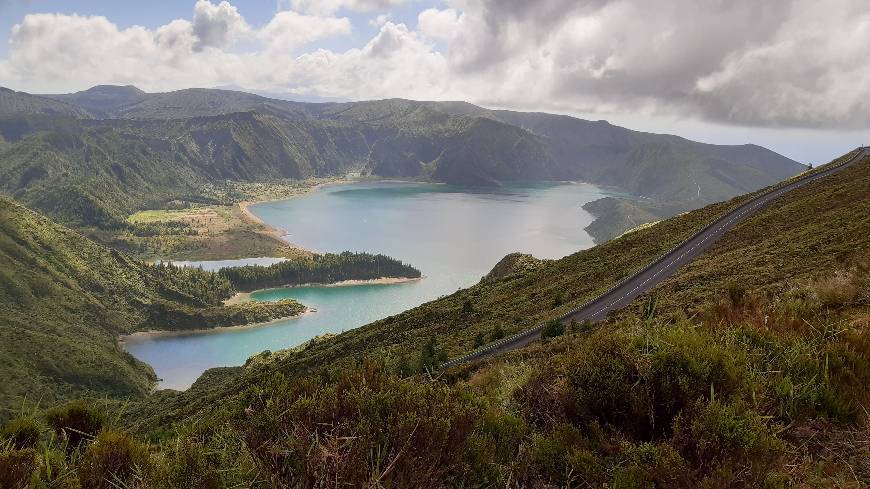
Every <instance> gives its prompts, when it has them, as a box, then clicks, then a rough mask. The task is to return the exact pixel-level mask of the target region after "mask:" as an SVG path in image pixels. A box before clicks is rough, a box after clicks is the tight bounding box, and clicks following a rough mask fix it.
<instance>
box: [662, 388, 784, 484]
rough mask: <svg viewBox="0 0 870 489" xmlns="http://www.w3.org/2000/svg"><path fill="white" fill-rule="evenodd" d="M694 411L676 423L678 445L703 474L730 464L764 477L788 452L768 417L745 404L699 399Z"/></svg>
mask: <svg viewBox="0 0 870 489" xmlns="http://www.w3.org/2000/svg"><path fill="white" fill-rule="evenodd" d="M693 411H694V413H691V412H686V413H683V414H681V415H680V417H679V418H678V419H677V421H676V422H675V424H674V445H676V446H677V447H678V448H679V450H680V452H681V453H682V454H683V455H684V456H685V457H686V458H687V459H689V460H691V461H692V462H693V463H694V464H695V466H696V467H698V468H699V469H700V473H701V474H710V473H712V472H713V470H714V469H717V468H721V467H725V468H729V467H730V468H739V469H746V470H745V471H743V470H739V471H737V472H740V473H747V474H748V477H750V478H751V479H752V480H760V479H761V478H763V476H764V475H765V474H766V473H767V472H768V470H769V469H770V468H772V466H773V465H774V464H775V462H776V461H777V460H778V458H779V457H780V456H781V455H782V453H783V451H784V444H783V443H782V442H781V441H780V440H779V439H777V438H776V437H775V436H774V435H773V434H772V433H771V431H770V429H769V427H768V426H767V424H766V423H765V421H764V419H763V418H762V417H761V416H760V415H759V414H758V413H756V412H754V411H751V410H749V409H747V408H745V407H744V406H742V405H741V404H724V403H721V402H719V401H713V402H710V403H706V402H703V401H699V402H698V403H697V405H696V406H695V407H694V409H693ZM744 482H745V481H744Z"/></svg>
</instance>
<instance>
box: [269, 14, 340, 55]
mask: <svg viewBox="0 0 870 489" xmlns="http://www.w3.org/2000/svg"><path fill="white" fill-rule="evenodd" d="M350 33H351V24H350V20H348V19H347V18H335V17H320V16H311V15H302V14H298V13H296V12H293V11H292V10H286V11H283V12H278V13H277V14H275V17H273V18H272V20H271V21H269V23H268V24H266V26H265V27H263V28H262V29H261V30H260V31H259V32H258V33H257V37H259V38H260V39H261V40H263V41H264V42H266V43H267V44H268V45H269V46H271V47H273V48H277V49H286V50H293V49H296V48H298V47H299V46H303V45H305V44H308V43H311V42H314V41H317V40H320V39H327V38H330V37H336V36H342V35H348V34H350Z"/></svg>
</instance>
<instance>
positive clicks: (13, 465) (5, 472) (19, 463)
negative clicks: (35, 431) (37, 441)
mask: <svg viewBox="0 0 870 489" xmlns="http://www.w3.org/2000/svg"><path fill="white" fill-rule="evenodd" d="M37 466H38V464H37V453H36V450H34V449H32V448H27V449H24V450H16V449H14V448H11V447H10V446H7V447H5V448H4V447H2V446H0V487H2V488H3V489H29V488H30V487H31V485H30V482H31V478H32V476H33V473H34V472H35V471H36V468H37Z"/></svg>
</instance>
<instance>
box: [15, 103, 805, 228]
mask: <svg viewBox="0 0 870 489" xmlns="http://www.w3.org/2000/svg"><path fill="white" fill-rule="evenodd" d="M25 95H26V94H18V95H16V97H17V98H19V99H23V98H26V97H25ZM27 97H30V99H32V100H35V101H39V104H36V103H35V102H34V103H31V104H30V105H28V104H23V103H22V104H19V105H21V107H23V108H22V109H14V110H13V109H10V110H0V135H2V137H3V138H4V139H5V140H6V141H7V143H8V144H5V145H0V177H3V178H2V181H3V182H4V185H3V190H4V191H5V192H8V193H11V194H13V195H15V196H16V198H19V199H20V200H22V201H23V202H25V203H26V204H27V205H30V206H33V207H36V208H39V209H42V210H45V211H46V212H49V213H51V214H52V215H53V216H56V217H58V218H59V219H62V220H63V221H64V222H67V223H70V224H74V225H97V226H101V227H106V226H112V225H114V226H117V225H119V222H120V218H122V217H125V216H126V214H129V213H130V212H132V211H134V210H138V209H142V208H144V207H154V206H158V207H159V206H161V205H165V202H167V201H172V200H189V199H193V200H202V199H204V198H207V197H209V196H205V195H201V193H200V194H198V193H197V190H196V189H197V188H199V187H201V186H202V185H203V184H209V183H218V182H221V181H223V180H226V179H231V180H238V181H263V180H269V179H276V178H292V179H300V178H310V177H324V176H335V175H345V174H347V173H349V172H353V173H359V174H362V175H372V176H377V177H386V178H410V179H422V180H431V181H438V182H445V183H453V184H460V185H498V184H499V183H500V182H507V181H535V180H583V181H587V182H590V183H595V184H600V185H608V186H614V187H617V188H619V189H621V190H623V191H625V192H628V193H630V194H632V195H635V196H638V197H640V196H643V197H645V198H646V200H640V201H636V200H632V201H629V202H627V203H626V205H622V206H610V208H611V209H624V208H626V207H630V206H635V207H637V206H639V207H642V208H644V209H645V210H644V211H643V212H636V213H634V214H633V215H632V216H630V217H633V218H635V220H637V219H640V218H645V217H646V216H648V215H654V216H666V215H672V214H673V213H674V212H678V211H682V210H687V209H693V208H697V207H700V206H702V205H705V204H707V203H711V202H716V201H719V200H722V199H725V198H730V197H733V196H734V195H738V194H740V193H744V192H749V191H753V190H756V189H758V188H760V187H761V186H764V185H768V184H771V183H774V182H776V181H779V180H781V179H783V178H786V177H788V176H790V175H792V174H795V173H798V172H799V171H800V170H801V169H802V166H801V165H798V164H797V163H795V162H794V161H792V160H789V159H787V158H784V157H782V156H780V155H777V154H776V153H773V152H771V151H769V150H766V149H764V148H760V147H757V146H752V145H744V146H717V145H709V144H701V143H696V142H692V141H688V140H685V139H682V138H678V137H675V136H668V135H658V134H649V133H640V132H635V131H630V130H628V129H625V128H621V127H618V126H613V125H610V124H608V123H606V122H603V121H599V122H590V121H584V120H580V119H576V118H572V117H567V116H555V115H550V114H539V113H520V112H510V111H490V110H487V109H483V108H480V107H476V106H474V105H471V104H465V103H453V102H416V101H410V100H401V99H390V100H378V101H368V102H353V103H325V104H309V103H299V102H288V101H283V100H275V99H269V98H266V97H261V96H258V95H253V94H248V93H244V92H233V91H227V90H211V89H187V90H179V91H176V92H168V93H155V94H148V93H144V92H141V91H139V90H138V89H136V88H135V87H111V86H100V87H94V88H92V89H89V90H86V91H83V92H77V93H75V94H69V95H51V96H46V97H37V96H27ZM30 99H28V100H30ZM47 104H55V105H57V106H58V107H61V106H62V107H68V108H75V109H76V110H72V111H67V112H65V114H66V115H68V116H72V117H78V118H80V119H83V118H87V117H91V116H95V117H99V118H100V119H101V120H99V121H96V122H89V121H78V122H77V121H71V120H69V119H65V120H54V119H51V120H47V119H46V118H45V117H42V118H40V117H39V116H40V115H41V114H43V113H45V110H43V109H42V106H43V105H47ZM0 109H2V106H0ZM58 110H59V109H58ZM28 114H29V115H28ZM182 182H183V183H182ZM48 188H60V189H61V191H60V193H61V195H64V199H65V200H70V201H73V202H76V203H77V204H76V209H77V210H76V212H75V214H77V215H83V216H84V218H83V219H79V221H78V222H77V221H76V220H75V219H74V217H73V216H71V215H69V214H73V213H71V212H67V213H66V214H64V212H63V211H64V209H63V206H60V205H58V203H57V200H58V199H55V198H53V197H52V196H50V195H48V193H49V192H48V191H47V189H48ZM120 196H123V197H120ZM113 200H114V201H113ZM599 208H601V206H599ZM624 220H627V219H626V218H625V216H623V215H617V216H613V217H612V218H610V221H612V222H623V221H624ZM624 229H625V228H624V227H623V226H619V227H611V229H605V230H599V229H598V228H591V229H590V230H591V231H592V232H594V233H596V234H595V237H596V238H598V239H600V240H601V239H605V238H607V237H610V235H612V234H613V233H614V232H616V231H622V230H624Z"/></svg>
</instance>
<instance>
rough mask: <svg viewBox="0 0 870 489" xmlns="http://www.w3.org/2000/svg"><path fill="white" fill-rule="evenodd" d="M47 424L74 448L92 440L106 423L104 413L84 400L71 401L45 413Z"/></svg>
mask: <svg viewBox="0 0 870 489" xmlns="http://www.w3.org/2000/svg"><path fill="white" fill-rule="evenodd" d="M45 419H46V421H47V422H48V425H49V426H50V427H51V428H52V429H54V431H55V432H56V433H57V434H58V435H60V436H62V437H64V438H65V439H66V440H67V442H68V444H69V447H70V448H71V449H72V448H75V447H78V446H79V445H81V444H82V443H83V442H85V441H89V440H93V439H94V437H96V436H97V433H98V432H99V431H100V429H102V428H103V425H105V423H106V415H105V414H104V413H103V412H102V411H100V410H98V409H97V408H95V407H93V406H91V405H89V404H87V403H86V402H84V401H72V402H70V403H68V404H65V405H63V406H58V407H56V408H53V409H50V410H49V411H48V412H46V413H45Z"/></svg>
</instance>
